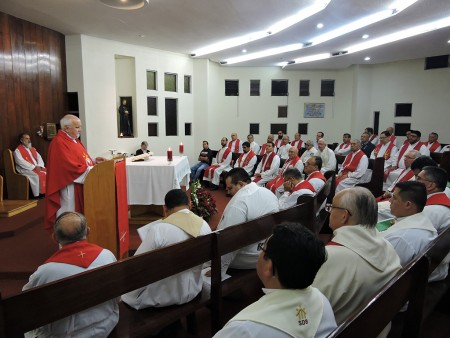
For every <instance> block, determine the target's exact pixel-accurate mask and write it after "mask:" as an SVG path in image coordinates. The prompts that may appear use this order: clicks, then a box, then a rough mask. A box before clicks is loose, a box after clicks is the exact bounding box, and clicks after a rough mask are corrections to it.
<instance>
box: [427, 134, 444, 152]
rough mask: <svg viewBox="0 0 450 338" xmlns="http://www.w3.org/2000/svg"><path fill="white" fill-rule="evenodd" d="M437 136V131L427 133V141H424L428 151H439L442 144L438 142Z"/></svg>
mask: <svg viewBox="0 0 450 338" xmlns="http://www.w3.org/2000/svg"><path fill="white" fill-rule="evenodd" d="M438 138H439V135H438V134H437V133H434V132H433V133H430V135H428V142H427V143H426V146H427V148H428V150H429V151H430V153H432V152H434V153H440V152H441V149H442V146H441V144H440V143H439V142H438Z"/></svg>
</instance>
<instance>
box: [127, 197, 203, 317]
mask: <svg viewBox="0 0 450 338" xmlns="http://www.w3.org/2000/svg"><path fill="white" fill-rule="evenodd" d="M164 203H165V205H164V211H165V214H166V215H168V216H167V217H166V218H164V219H162V220H159V221H156V222H153V223H150V224H148V225H146V226H145V227H146V228H148V232H147V233H146V235H145V237H144V238H143V241H142V243H141V245H140V246H139V248H138V249H137V251H136V253H135V255H139V254H141V253H144V252H148V251H152V250H156V249H159V248H164V247H166V246H169V245H172V244H175V243H178V242H182V241H185V240H187V239H190V238H192V237H198V236H202V235H206V234H209V233H210V232H211V229H210V227H209V225H208V223H206V222H205V221H204V220H203V218H200V217H198V216H197V215H195V214H194V213H192V212H191V211H190V210H189V199H188V197H187V195H186V193H185V192H184V191H183V190H181V189H173V190H170V191H169V192H168V193H167V194H166V196H165V197H164ZM153 268H157V267H148V273H151V269H153ZM201 268H202V266H201V265H200V266H198V267H195V268H193V269H188V270H186V271H183V272H181V273H178V274H176V275H174V276H171V277H167V278H164V279H162V280H160V281H158V282H155V283H152V284H149V285H147V286H144V287H142V288H139V289H137V290H133V291H131V292H128V293H126V294H124V295H122V301H124V302H125V303H127V304H128V305H130V306H131V307H132V308H134V309H136V310H140V309H144V308H147V307H161V306H168V305H173V304H184V303H187V302H189V301H191V300H192V299H194V298H195V296H197V295H198V294H199V293H200V292H201V291H202V284H203V279H202V276H201Z"/></svg>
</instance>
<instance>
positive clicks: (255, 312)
mask: <svg viewBox="0 0 450 338" xmlns="http://www.w3.org/2000/svg"><path fill="white" fill-rule="evenodd" d="M259 247H260V250H261V252H260V254H259V258H258V266H257V272H258V276H259V279H260V280H261V282H262V283H263V284H264V287H265V289H263V291H264V293H265V296H263V297H262V298H261V299H259V300H258V301H257V302H255V303H253V304H251V305H250V306H248V307H247V308H245V309H244V310H242V311H241V312H239V313H238V314H237V315H236V316H234V317H233V318H232V319H231V320H230V321H229V322H228V323H227V324H226V325H225V326H224V328H223V329H222V330H221V331H219V332H218V333H217V334H216V335H215V336H214V337H216V338H220V337H280V338H281V337H286V338H287V337H326V336H328V334H329V333H330V332H331V331H333V329H334V328H335V327H336V322H335V319H334V315H333V311H332V309H331V306H330V303H329V301H328V300H327V299H326V297H325V296H324V295H323V294H322V293H321V292H320V291H319V290H318V289H316V288H314V287H312V286H311V284H312V282H313V280H314V277H315V276H316V273H317V271H318V270H319V268H320V267H321V266H322V264H323V263H324V262H325V260H326V251H325V248H324V246H323V243H321V241H320V240H319V239H318V238H317V237H316V236H314V234H313V233H312V232H310V231H309V230H308V229H306V228H305V227H303V226H302V225H300V224H293V223H284V224H280V225H277V226H276V227H275V228H274V230H273V235H272V236H270V237H269V238H268V239H267V240H266V241H265V242H264V243H260V246H259Z"/></svg>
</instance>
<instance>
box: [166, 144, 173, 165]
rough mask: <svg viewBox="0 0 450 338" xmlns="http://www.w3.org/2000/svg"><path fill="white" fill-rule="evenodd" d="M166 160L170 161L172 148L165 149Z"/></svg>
mask: <svg viewBox="0 0 450 338" xmlns="http://www.w3.org/2000/svg"><path fill="white" fill-rule="evenodd" d="M167 161H169V162H172V148H170V147H169V149H167Z"/></svg>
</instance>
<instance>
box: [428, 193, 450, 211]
mask: <svg viewBox="0 0 450 338" xmlns="http://www.w3.org/2000/svg"><path fill="white" fill-rule="evenodd" d="M425 205H443V206H445V207H449V208H450V198H448V196H447V195H446V194H445V193H443V192H441V193H438V194H435V195H433V196H430V197H429V198H427V203H426V204H425Z"/></svg>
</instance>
